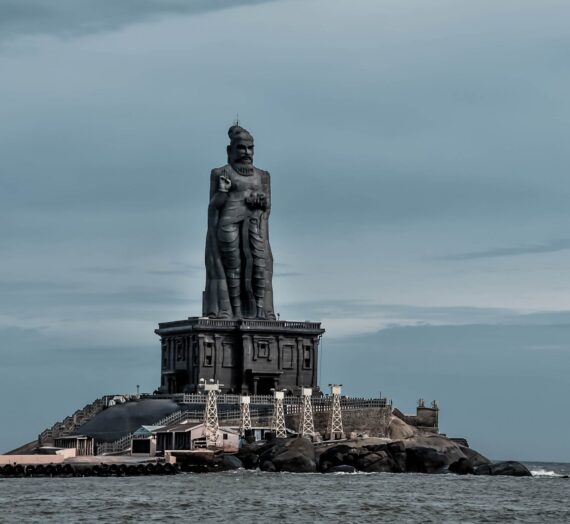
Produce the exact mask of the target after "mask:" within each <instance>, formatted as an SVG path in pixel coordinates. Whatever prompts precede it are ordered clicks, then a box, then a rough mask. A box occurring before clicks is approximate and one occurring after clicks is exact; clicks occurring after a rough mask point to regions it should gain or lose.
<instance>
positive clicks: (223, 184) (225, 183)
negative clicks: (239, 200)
mask: <svg viewBox="0 0 570 524" xmlns="http://www.w3.org/2000/svg"><path fill="white" fill-rule="evenodd" d="M230 187H232V181H231V180H230V178H229V177H228V176H227V175H220V178H219V179H218V191H221V192H222V193H227V192H228V191H229V190H230Z"/></svg>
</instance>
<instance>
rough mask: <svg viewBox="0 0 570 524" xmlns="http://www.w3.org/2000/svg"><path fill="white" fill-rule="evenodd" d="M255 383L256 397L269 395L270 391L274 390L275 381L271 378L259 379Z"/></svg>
mask: <svg viewBox="0 0 570 524" xmlns="http://www.w3.org/2000/svg"><path fill="white" fill-rule="evenodd" d="M256 382H257V391H256V393H257V394H258V395H271V394H272V393H273V392H272V391H271V390H272V389H275V379H274V378H273V377H259V379H258V380H257V381H256Z"/></svg>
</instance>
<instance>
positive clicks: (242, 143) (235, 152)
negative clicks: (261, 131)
mask: <svg viewBox="0 0 570 524" xmlns="http://www.w3.org/2000/svg"><path fill="white" fill-rule="evenodd" d="M228 154H229V159H230V163H231V164H246V165H251V164H252V163H253V140H236V141H235V142H234V143H232V144H230V146H229V151H228Z"/></svg>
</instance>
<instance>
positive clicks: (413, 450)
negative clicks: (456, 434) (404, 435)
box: [403, 435, 467, 473]
mask: <svg viewBox="0 0 570 524" xmlns="http://www.w3.org/2000/svg"><path fill="white" fill-rule="evenodd" d="M403 443H404V446H405V448H406V471H410V472H416V473H436V472H438V471H440V470H441V469H442V468H444V467H445V466H449V465H450V464H453V463H454V462H457V461H458V460H459V459H466V458H467V457H466V456H465V454H464V453H463V452H462V451H461V449H460V448H459V445H458V444H456V443H455V442H453V441H451V440H449V439H448V438H445V437H442V436H440V435H417V436H415V437H412V438H410V439H406V440H404V441H403Z"/></svg>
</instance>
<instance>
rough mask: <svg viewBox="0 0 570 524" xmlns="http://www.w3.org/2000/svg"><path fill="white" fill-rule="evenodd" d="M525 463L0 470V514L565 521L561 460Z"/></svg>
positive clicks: (5, 518)
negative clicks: (475, 470) (53, 474)
mask: <svg viewBox="0 0 570 524" xmlns="http://www.w3.org/2000/svg"><path fill="white" fill-rule="evenodd" d="M527 466H528V467H529V469H531V471H532V472H533V476H532V477H523V478H514V477H482V476H481V477H479V476H472V475H468V476H458V475H423V474H415V473H405V474H390V473H369V474H366V473H356V474H325V475H323V474H293V473H262V472H259V471H242V470H238V471H234V472H228V473H211V474H201V475H200V474H191V473H190V474H179V475H175V476H148V477H107V478H93V477H89V478H14V479H0V522H2V523H3V522H7V523H11V522H18V523H20V522H24V523H27V522H37V523H44V522H58V523H60V522H137V523H138V522H205V523H210V522H216V523H217V522H232V523H242V522H244V523H266V522H291V523H299V524H302V523H311V524H315V523H321V522H322V523H325V522H326V523H328V524H330V523H336V522H339V523H343V524H348V523H358V524H362V523H376V522H390V523H400V522H402V523H407V522H410V523H412V522H413V523H420V522H421V523H452V522H465V523H470V522H472V523H479V522H493V523H494V522H501V523H503V522H517V523H527V522H528V523H531V522H532V523H551V522H552V523H565V522H570V479H568V478H564V476H565V475H570V464H554V463H528V464H527Z"/></svg>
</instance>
